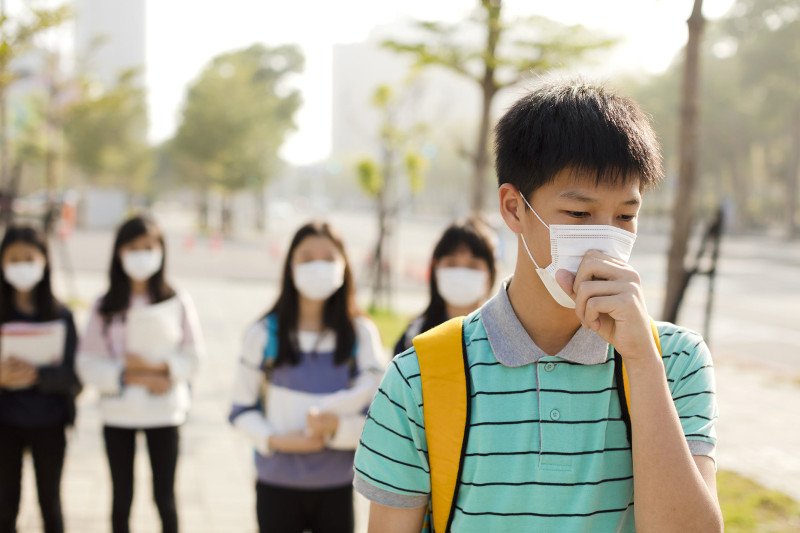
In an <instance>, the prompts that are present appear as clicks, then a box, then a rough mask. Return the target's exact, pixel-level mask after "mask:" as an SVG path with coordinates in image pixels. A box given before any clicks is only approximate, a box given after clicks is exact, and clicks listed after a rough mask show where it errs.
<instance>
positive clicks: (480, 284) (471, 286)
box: [436, 267, 489, 307]
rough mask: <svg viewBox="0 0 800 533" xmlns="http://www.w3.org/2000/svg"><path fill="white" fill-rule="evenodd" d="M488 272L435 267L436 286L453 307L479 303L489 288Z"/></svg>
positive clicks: (473, 269)
mask: <svg viewBox="0 0 800 533" xmlns="http://www.w3.org/2000/svg"><path fill="white" fill-rule="evenodd" d="M488 284H489V273H488V272H486V271H485V270H477V269H475V268H462V267H441V268H437V269H436V287H437V288H438V289H439V293H440V294H441V295H442V298H444V301H445V302H447V303H448V304H450V305H452V306H454V307H466V306H468V305H474V304H477V303H480V301H481V300H482V299H483V298H484V297H485V296H486V293H487V292H488V290H489V287H488Z"/></svg>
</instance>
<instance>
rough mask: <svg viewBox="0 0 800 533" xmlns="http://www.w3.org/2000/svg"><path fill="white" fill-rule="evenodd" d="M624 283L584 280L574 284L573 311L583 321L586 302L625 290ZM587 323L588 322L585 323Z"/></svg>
mask: <svg viewBox="0 0 800 533" xmlns="http://www.w3.org/2000/svg"><path fill="white" fill-rule="evenodd" d="M625 286H626V285H625V283H624V282H620V281H601V280H595V281H584V282H583V283H581V284H580V285H576V289H577V291H576V293H575V313H576V314H577V315H578V318H579V319H580V320H581V322H583V321H584V318H585V314H586V303H587V302H588V301H589V300H590V299H593V298H597V297H603V296H615V295H617V294H621V293H622V292H623V291H624V290H625ZM586 324H587V325H588V322H587V323H586Z"/></svg>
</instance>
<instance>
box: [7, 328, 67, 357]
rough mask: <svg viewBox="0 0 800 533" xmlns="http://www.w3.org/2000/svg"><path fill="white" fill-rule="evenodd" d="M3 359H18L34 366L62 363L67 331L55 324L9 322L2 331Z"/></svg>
mask: <svg viewBox="0 0 800 533" xmlns="http://www.w3.org/2000/svg"><path fill="white" fill-rule="evenodd" d="M0 335H2V338H0V359H2V360H4V361H5V360H7V359H8V358H9V357H11V356H14V357H16V358H17V359H21V360H22V361H25V362H27V363H30V364H32V365H33V366H36V367H39V366H48V365H56V364H60V363H61V361H62V360H63V359H64V342H65V340H66V336H67V328H66V326H65V324H64V321H63V320H56V321H53V322H8V323H6V324H3V326H2V328H0Z"/></svg>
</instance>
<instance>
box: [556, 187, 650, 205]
mask: <svg viewBox="0 0 800 533" xmlns="http://www.w3.org/2000/svg"><path fill="white" fill-rule="evenodd" d="M559 197H561V198H567V199H569V200H575V201H578V202H583V203H586V204H596V203H597V199H596V198H592V197H591V196H586V195H585V194H583V193H582V192H580V191H564V192H562V193H561V194H559ZM641 203H642V200H641V199H640V198H636V197H634V198H631V199H630V200H625V201H624V202H622V205H632V206H638V205H641Z"/></svg>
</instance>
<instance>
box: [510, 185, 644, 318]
mask: <svg viewBox="0 0 800 533" xmlns="http://www.w3.org/2000/svg"><path fill="white" fill-rule="evenodd" d="M520 197H521V198H522V201H523V202H525V205H527V206H528V208H529V209H530V210H531V211H533V214H534V215H536V218H538V219H539V222H541V223H542V224H543V225H544V227H546V228H548V229H549V230H550V256H551V257H552V262H551V263H550V265H548V266H547V267H546V268H542V267H540V266H539V264H538V263H537V262H536V260H535V259H534V258H533V254H531V251H530V249H529V248H528V243H527V242H525V236H524V235H522V233H520V237H522V245H523V246H524V247H525V251H526V252H528V257H530V258H531V261H533V264H534V266H535V267H536V273H537V274H538V275H539V278H541V280H542V283H544V286H545V288H546V289H547V292H549V293H550V295H551V296H552V297H553V298H554V299H555V301H556V302H558V303H559V304H561V305H563V306H564V307H569V308H572V309H574V308H575V302H574V301H573V300H572V298H571V297H570V296H569V295H568V294H567V293H566V292H564V289H562V288H561V286H560V285H559V284H558V282H557V281H556V272H558V271H559V270H562V269H563V270H568V271H569V272H572V273H573V274H575V273H576V272H578V267H579V266H580V264H581V261H582V260H583V256H584V255H586V252H588V251H589V250H597V251H599V252H602V253H604V254H606V255H609V256H611V257H613V258H615V259H619V260H620V261H623V262H625V263H627V262H628V259H630V257H631V252H632V251H633V243H634V242H635V241H636V234H635V233H631V232H630V231H625V230H624V229H620V228H617V227H614V226H605V225H588V224H587V225H582V224H550V225H548V224H547V223H546V222H545V221H544V220H542V217H540V216H539V214H538V213H537V212H536V211H534V209H533V207H531V204H529V203H528V200H526V199H525V197H524V196H522V194H520Z"/></svg>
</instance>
